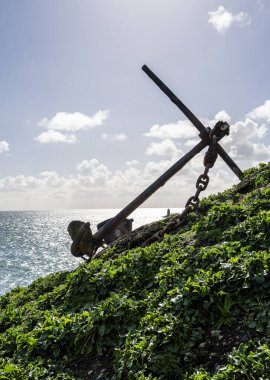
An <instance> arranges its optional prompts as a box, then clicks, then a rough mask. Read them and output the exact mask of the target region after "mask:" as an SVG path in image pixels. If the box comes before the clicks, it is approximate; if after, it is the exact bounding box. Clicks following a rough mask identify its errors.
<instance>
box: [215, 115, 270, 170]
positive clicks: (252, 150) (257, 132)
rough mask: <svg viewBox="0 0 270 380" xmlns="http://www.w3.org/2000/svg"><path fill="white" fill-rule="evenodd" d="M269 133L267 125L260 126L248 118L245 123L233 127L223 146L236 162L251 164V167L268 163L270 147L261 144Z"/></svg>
mask: <svg viewBox="0 0 270 380" xmlns="http://www.w3.org/2000/svg"><path fill="white" fill-rule="evenodd" d="M267 131H268V129H267V127H266V125H265V124H261V125H259V124H258V123H257V122H255V121H254V120H252V119H250V118H249V117H246V118H245V120H244V121H237V122H236V123H235V124H233V125H231V128H230V135H229V136H228V137H227V136H226V137H225V138H224V139H223V140H222V145H223V146H224V147H225V148H226V150H227V151H228V153H229V155H230V156H231V157H232V158H233V159H234V160H237V161H239V162H241V161H245V162H250V165H249V166H251V165H254V164H257V163H258V162H260V161H268V160H270V146H268V145H266V144H264V143H261V142H260V140H262V139H265V138H266V136H267Z"/></svg>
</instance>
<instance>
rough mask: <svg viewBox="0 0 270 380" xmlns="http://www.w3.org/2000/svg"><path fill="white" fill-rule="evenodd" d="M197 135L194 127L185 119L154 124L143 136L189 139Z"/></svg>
mask: <svg viewBox="0 0 270 380" xmlns="http://www.w3.org/2000/svg"><path fill="white" fill-rule="evenodd" d="M196 135H198V132H197V130H196V128H195V127H194V126H193V125H192V124H191V123H190V122H189V121H187V120H179V121H178V122H176V123H170V124H163V125H159V124H155V125H153V126H152V127H151V128H150V131H149V132H147V133H144V136H147V137H154V138H158V139H189V138H192V137H195V136H196Z"/></svg>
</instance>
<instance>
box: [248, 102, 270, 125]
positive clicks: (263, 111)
mask: <svg viewBox="0 0 270 380" xmlns="http://www.w3.org/2000/svg"><path fill="white" fill-rule="evenodd" d="M247 116H249V117H251V118H253V119H265V120H266V121H267V122H268V123H270V100H269V99H268V100H266V101H265V102H264V104H263V105H262V106H259V107H257V108H254V109H253V110H252V111H251V112H250V113H249V114H248V115H247Z"/></svg>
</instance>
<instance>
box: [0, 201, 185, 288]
mask: <svg viewBox="0 0 270 380" xmlns="http://www.w3.org/2000/svg"><path fill="white" fill-rule="evenodd" d="M119 211H120V210H116V209H94V210H93V209H91V210H90V209H88V210H56V211H2V212H0V295H3V294H5V293H6V292H8V291H9V290H11V289H12V288H14V287H16V286H26V285H29V284H30V283H31V282H32V281H33V280H35V279H37V278H39V277H44V276H46V275H48V274H50V273H55V272H59V271H72V270H74V269H75V268H76V267H77V266H78V265H79V264H80V263H81V262H82V261H83V260H82V259H80V258H75V257H73V256H72V255H71V253H70V244H71V239H70V236H69V234H68V232H67V226H68V224H69V223H70V222H71V221H72V220H82V221H84V222H87V221H89V222H90V224H91V229H92V232H93V233H95V232H96V225H97V224H98V223H100V222H102V221H103V220H106V219H108V218H111V217H113V216H115V215H116V214H117V213H118V212H119ZM166 212H167V210H166V209H164V208H139V209H137V210H136V211H134V212H133V213H132V214H131V215H130V216H129V217H128V218H133V219H134V222H133V230H134V229H136V228H138V227H140V226H142V225H144V224H147V223H150V222H153V221H156V220H159V219H162V217H163V216H164V215H166ZM171 212H181V209H171Z"/></svg>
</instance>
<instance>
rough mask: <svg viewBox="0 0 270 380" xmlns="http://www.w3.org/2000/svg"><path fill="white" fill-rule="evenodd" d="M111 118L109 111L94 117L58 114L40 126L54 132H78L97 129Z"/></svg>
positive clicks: (100, 112)
mask: <svg viewBox="0 0 270 380" xmlns="http://www.w3.org/2000/svg"><path fill="white" fill-rule="evenodd" d="M108 117H109V110H105V111H98V112H97V113H96V114H95V115H93V116H87V115H84V114H82V113H80V112H74V113H68V112H58V113H57V114H56V115H55V116H54V117H53V118H52V119H50V120H49V119H47V118H44V119H42V120H41V121H40V122H39V123H38V125H39V126H41V127H45V128H47V129H52V130H54V131H66V132H77V131H80V130H86V129H91V128H94V127H97V126H99V125H101V124H103V122H104V121H105V120H106V119H107V118H108Z"/></svg>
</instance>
